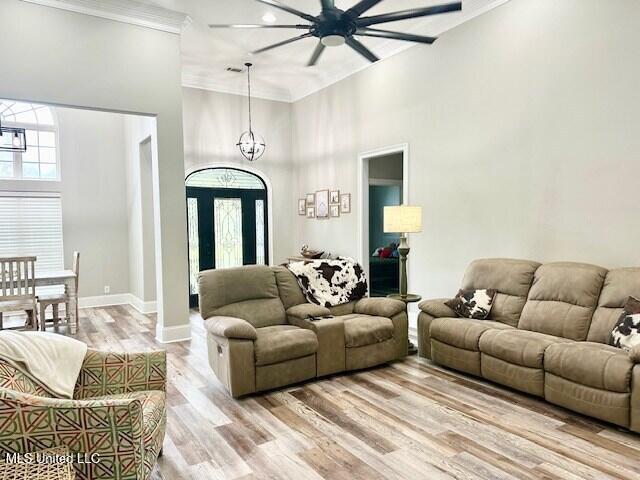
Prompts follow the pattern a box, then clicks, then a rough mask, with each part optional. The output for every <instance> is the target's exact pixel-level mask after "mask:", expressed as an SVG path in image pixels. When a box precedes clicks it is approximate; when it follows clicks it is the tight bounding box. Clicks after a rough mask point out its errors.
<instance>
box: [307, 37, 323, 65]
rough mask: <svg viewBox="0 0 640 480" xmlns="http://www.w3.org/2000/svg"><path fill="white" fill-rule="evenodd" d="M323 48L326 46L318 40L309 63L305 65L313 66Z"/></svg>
mask: <svg viewBox="0 0 640 480" xmlns="http://www.w3.org/2000/svg"><path fill="white" fill-rule="evenodd" d="M325 48H326V47H325V46H324V45H323V44H322V42H318V45H317V46H316V49H315V50H314V51H313V55H311V60H309V63H307V67H313V66H314V65H315V64H316V63H318V60H319V59H320V56H321V55H322V52H324V49H325Z"/></svg>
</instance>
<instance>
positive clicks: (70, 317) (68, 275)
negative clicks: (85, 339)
mask: <svg viewBox="0 0 640 480" xmlns="http://www.w3.org/2000/svg"><path fill="white" fill-rule="evenodd" d="M52 285H64V293H65V295H66V296H67V298H68V299H69V302H68V305H69V311H68V312H65V314H66V316H67V321H68V325H69V331H70V333H71V334H72V335H75V333H76V332H77V331H78V282H77V278H76V274H75V273H73V270H58V271H50V272H46V271H45V272H39V273H36V275H35V286H36V288H37V287H49V286H52ZM42 321H44V319H42Z"/></svg>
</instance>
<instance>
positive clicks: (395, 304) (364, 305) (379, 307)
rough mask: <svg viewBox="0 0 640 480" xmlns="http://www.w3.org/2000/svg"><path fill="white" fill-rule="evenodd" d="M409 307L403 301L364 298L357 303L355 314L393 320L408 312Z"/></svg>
mask: <svg viewBox="0 0 640 480" xmlns="http://www.w3.org/2000/svg"><path fill="white" fill-rule="evenodd" d="M406 309H407V306H406V304H405V303H404V302H403V301H401V300H395V299H393V298H363V299H361V300H358V302H357V303H356V306H355V309H354V312H355V313H359V314H361V315H373V316H377V317H387V318H391V317H393V316H394V315H397V314H398V313H401V312H404V311H406Z"/></svg>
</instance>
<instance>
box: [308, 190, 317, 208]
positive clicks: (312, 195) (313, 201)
mask: <svg viewBox="0 0 640 480" xmlns="http://www.w3.org/2000/svg"><path fill="white" fill-rule="evenodd" d="M315 205H316V195H315V193H307V207H315Z"/></svg>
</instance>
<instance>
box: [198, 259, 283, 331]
mask: <svg viewBox="0 0 640 480" xmlns="http://www.w3.org/2000/svg"><path fill="white" fill-rule="evenodd" d="M198 282H199V283H198V285H199V292H200V294H199V302H200V313H201V315H202V318H210V317H213V316H225V317H237V318H241V319H243V320H246V321H247V322H249V323H251V324H252V325H253V326H254V327H256V328H259V327H266V326H269V325H278V324H284V323H285V322H286V316H285V310H284V306H283V304H282V302H281V301H280V296H279V291H278V286H277V283H276V277H275V274H274V272H273V270H272V269H271V268H269V267H265V266H245V267H240V268H226V269H222V270H207V271H205V272H201V273H200V275H199V277H198Z"/></svg>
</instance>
